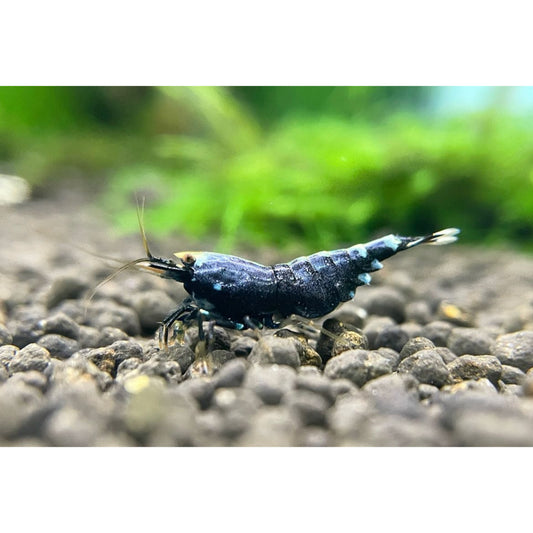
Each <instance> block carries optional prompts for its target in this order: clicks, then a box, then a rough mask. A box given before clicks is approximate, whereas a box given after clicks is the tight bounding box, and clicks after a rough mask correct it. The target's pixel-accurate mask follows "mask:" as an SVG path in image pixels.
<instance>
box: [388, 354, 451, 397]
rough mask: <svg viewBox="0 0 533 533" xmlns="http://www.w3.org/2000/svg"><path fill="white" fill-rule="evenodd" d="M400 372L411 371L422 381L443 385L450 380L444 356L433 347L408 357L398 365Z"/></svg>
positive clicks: (410, 372) (436, 385) (437, 385)
mask: <svg viewBox="0 0 533 533" xmlns="http://www.w3.org/2000/svg"><path fill="white" fill-rule="evenodd" d="M398 372H399V373H409V374H411V375H412V376H414V377H415V378H416V379H417V380H418V381H419V382H420V383H427V384H428V385H435V387H439V388H440V387H442V386H443V385H444V384H446V382H447V381H448V380H449V377H450V372H449V370H448V368H447V367H446V365H445V364H444V361H443V360H442V357H441V356H440V355H439V354H438V353H437V352H436V351H435V350H433V349H429V350H421V351H419V352H416V353H414V354H413V355H410V356H409V357H406V358H405V359H404V360H403V361H402V362H401V363H400V364H399V365H398Z"/></svg>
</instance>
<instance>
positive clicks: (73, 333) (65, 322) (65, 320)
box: [41, 313, 80, 339]
mask: <svg viewBox="0 0 533 533" xmlns="http://www.w3.org/2000/svg"><path fill="white" fill-rule="evenodd" d="M41 326H42V328H43V331H44V333H57V334H58V335H63V337H69V338H71V339H77V338H78V336H79V334H80V326H79V325H78V324H77V323H76V322H74V320H72V318H70V317H68V316H67V315H66V314H65V313H56V314H55V315H52V316H50V317H48V318H46V319H44V320H43V321H42V323H41Z"/></svg>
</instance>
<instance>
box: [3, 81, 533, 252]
mask: <svg viewBox="0 0 533 533" xmlns="http://www.w3.org/2000/svg"><path fill="white" fill-rule="evenodd" d="M532 117H533V88H531V87H166V88H165V87H163V88H158V87H2V88H0V173H5V174H14V175H18V176H22V177H23V178H25V179H26V180H28V181H29V182H30V183H31V184H32V187H33V190H34V194H35V195H40V194H41V195H42V194H47V193H48V191H50V190H54V188H57V187H69V186H70V185H71V183H72V182H74V181H75V182H76V183H80V182H81V183H83V184H85V186H87V187H89V188H90V189H91V190H93V189H94V190H95V191H97V192H98V195H97V200H96V201H97V202H99V203H101V204H102V205H103V207H104V208H105V211H106V212H107V213H109V216H110V218H111V219H112V221H113V223H114V224H116V225H117V227H119V228H122V229H123V230H124V231H136V227H137V226H136V224H137V222H136V218H135V217H136V215H135V200H134V198H135V194H137V195H138V196H141V197H145V198H146V205H147V209H146V226H147V231H148V233H149V234H158V233H159V234H176V233H177V234H186V235H188V236H190V237H192V238H194V239H207V240H209V242H212V243H214V247H215V248H216V249H217V250H218V251H224V252H229V251H231V250H233V249H235V248H236V247H238V246H243V245H245V246H249V245H252V246H261V245H269V246H276V247H278V248H294V249H300V250H301V251H302V252H311V251H316V250H318V249H331V248H335V247H339V246H344V245H347V244H353V243H356V242H362V241H365V240H368V239H369V238H371V237H374V236H376V235H377V234H379V233H381V232H396V233H401V234H412V235H416V234H424V233H427V232H430V231H433V230H436V229H441V228H444V227H448V226H457V227H460V228H461V229H462V232H463V233H462V239H461V241H462V242H470V243H482V244H490V245H492V244H498V245H501V244H506V245H510V246H515V247H519V248H522V249H527V250H533V135H532V133H533V121H532Z"/></svg>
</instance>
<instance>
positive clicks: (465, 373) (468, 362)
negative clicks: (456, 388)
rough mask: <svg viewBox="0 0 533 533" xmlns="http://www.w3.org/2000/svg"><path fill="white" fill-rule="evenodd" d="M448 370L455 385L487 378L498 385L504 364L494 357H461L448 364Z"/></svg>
mask: <svg viewBox="0 0 533 533" xmlns="http://www.w3.org/2000/svg"><path fill="white" fill-rule="evenodd" d="M448 369H449V371H450V375H451V378H452V380H453V381H454V382H455V383H457V382H459V381H464V380H467V379H481V378H487V379H488V380H489V381H491V382H492V383H493V384H495V385H496V384H497V383H498V380H499V379H500V377H501V374H502V364H501V363H500V361H498V359H497V358H496V357H494V356H493V355H461V356H460V357H458V358H457V359H455V360H454V361H452V362H451V363H449V364H448Z"/></svg>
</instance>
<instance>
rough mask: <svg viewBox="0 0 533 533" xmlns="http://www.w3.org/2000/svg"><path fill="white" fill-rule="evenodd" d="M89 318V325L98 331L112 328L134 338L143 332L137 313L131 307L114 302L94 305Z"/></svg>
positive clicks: (89, 310)
mask: <svg viewBox="0 0 533 533" xmlns="http://www.w3.org/2000/svg"><path fill="white" fill-rule="evenodd" d="M87 316H88V322H89V325H90V326H93V327H95V328H98V329H102V328H105V327H109V326H110V327H113V328H118V329H120V330H122V331H124V332H125V333H127V334H128V335H132V336H135V335H139V334H140V332H141V325H140V323H139V317H138V316H137V313H136V312H135V311H134V310H133V309H130V308H129V307H125V306H123V305H118V304H116V303H114V302H113V301H112V300H100V301H98V302H95V303H93V304H92V305H91V306H90V307H89V309H88V312H87ZM115 340H118V339H113V341H112V342H114V341H115Z"/></svg>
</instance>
